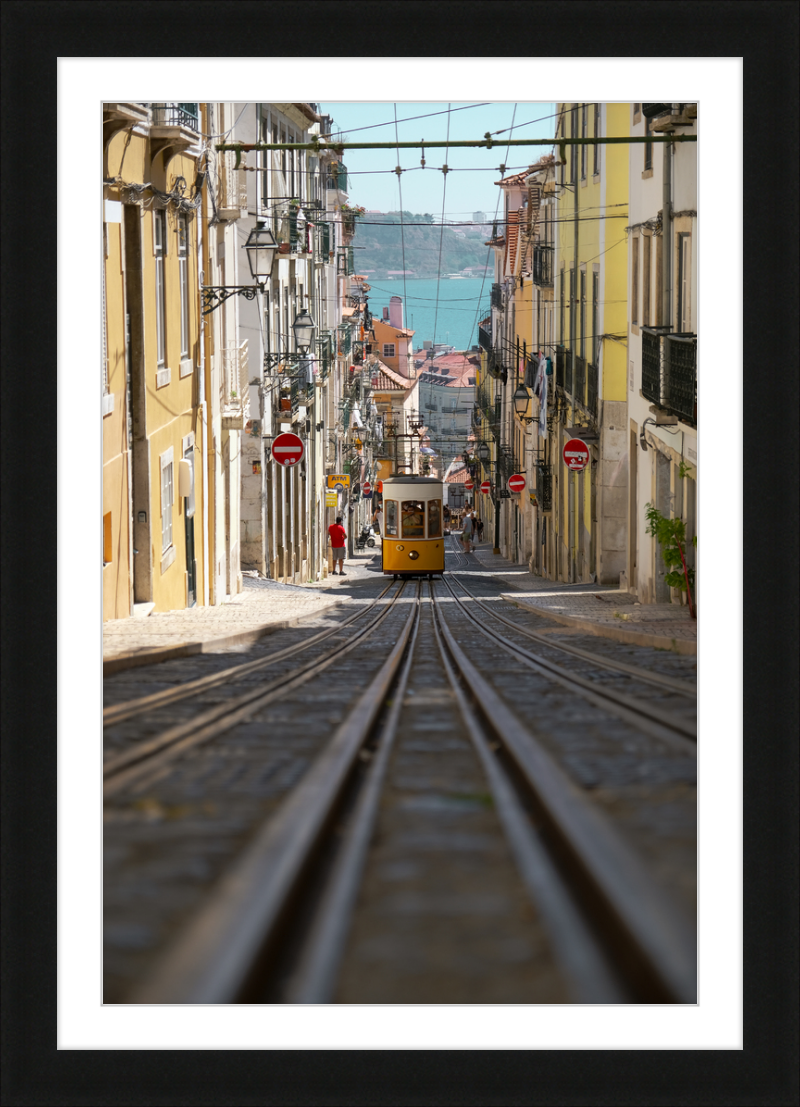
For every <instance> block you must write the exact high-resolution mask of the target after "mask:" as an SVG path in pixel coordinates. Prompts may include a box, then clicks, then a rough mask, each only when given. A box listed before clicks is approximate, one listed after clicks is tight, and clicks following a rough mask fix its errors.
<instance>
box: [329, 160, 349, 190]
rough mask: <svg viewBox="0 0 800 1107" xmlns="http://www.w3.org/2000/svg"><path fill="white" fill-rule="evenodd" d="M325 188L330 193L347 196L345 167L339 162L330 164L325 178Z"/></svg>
mask: <svg viewBox="0 0 800 1107" xmlns="http://www.w3.org/2000/svg"><path fill="white" fill-rule="evenodd" d="M325 187H326V189H327V190H328V191H329V192H330V191H337V190H338V191H339V192H343V193H344V194H345V195H347V167H346V166H345V165H343V164H342V162H340V161H334V162H331V164H330V165H329V166H328V173H327V175H326V178H325Z"/></svg>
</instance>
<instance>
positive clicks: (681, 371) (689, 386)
mask: <svg viewBox="0 0 800 1107" xmlns="http://www.w3.org/2000/svg"><path fill="white" fill-rule="evenodd" d="M642 395H643V396H644V398H645V399H646V400H650V401H652V403H654V404H657V405H658V407H661V408H664V410H665V411H667V412H669V413H670V414H672V415H677V416H678V417H679V418H680V419H681V420H683V422H685V423H691V424H692V425H696V423H697V336H696V335H694V334H672V333H670V331H669V328H668V327H642Z"/></svg>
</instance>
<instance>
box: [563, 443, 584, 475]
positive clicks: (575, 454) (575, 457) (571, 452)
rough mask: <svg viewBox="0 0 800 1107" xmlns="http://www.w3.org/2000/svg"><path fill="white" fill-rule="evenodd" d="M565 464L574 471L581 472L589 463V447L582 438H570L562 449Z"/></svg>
mask: <svg viewBox="0 0 800 1107" xmlns="http://www.w3.org/2000/svg"><path fill="white" fill-rule="evenodd" d="M562 455H563V457H564V464H565V465H566V467H567V468H568V469H569V470H570V472H572V473H581V472H583V470H584V469H585V468H586V466H587V465H588V464H589V447H588V446H587V445H586V443H585V442H584V441H583V440H582V439H580V438H570V440H569V442H567V443H566V445H565V446H564V449H563V450H562Z"/></svg>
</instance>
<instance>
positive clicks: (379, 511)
mask: <svg viewBox="0 0 800 1107" xmlns="http://www.w3.org/2000/svg"><path fill="white" fill-rule="evenodd" d="M372 522H373V523H374V525H375V529H376V530H377V532H378V534H380V535H381V536H382V535H383V505H382V504H378V506H377V508H376V509H375V514H374V515H373V516H372Z"/></svg>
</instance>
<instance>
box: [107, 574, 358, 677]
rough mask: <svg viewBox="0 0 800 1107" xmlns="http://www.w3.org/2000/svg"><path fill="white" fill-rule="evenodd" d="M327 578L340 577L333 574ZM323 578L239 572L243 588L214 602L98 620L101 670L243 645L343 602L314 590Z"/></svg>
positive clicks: (346, 599)
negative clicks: (284, 579) (292, 580)
mask: <svg viewBox="0 0 800 1107" xmlns="http://www.w3.org/2000/svg"><path fill="white" fill-rule="evenodd" d="M333 579H334V581H337V582H338V581H339V580H340V578H339V577H338V576H337V577H334V578H333ZM344 580H347V577H345V578H344ZM327 583H328V582H327V581H323V582H319V583H318V584H317V585H312V586H308V585H305V586H299V585H291V584H278V583H277V582H276V581H272V580H262V579H259V578H257V577H255V576H250V575H245V577H244V590H243V591H242V592H240V593H239V595H238V596H231V597H230V599H229V600H228V601H227V602H225V603H223V604H219V605H218V606H216V607H201V606H198V607H190V608H185V609H182V610H179V611H163V612H153V613H152V614H150V615H148V616H147V617H146V618H130V619H111V620H109V621H108V622H106V623H104V624H103V673H104V674H108V673H114V672H119V671H120V670H122V669H130V668H133V667H135V666H138V665H150V664H153V663H154V662H157V661H166V660H167V659H169V658H173V657H188V656H189V655H190V654H196V653H212V652H214V651H215V650H220V649H225V648H230V647H233V646H239V645H247V644H248V643H250V642H255V641H256V640H257V639H258V638H261V637H262V636H263V635H265V634H270V633H271V632H272V631H275V630H281V629H283V628H284V627H288V626H292V625H293V624H295V623H296V622H298V621H301V620H304V619H311V618H314V617H315V616H317V615H320V614H321V613H322V612H324V611H328V610H330V609H331V608H333V607H336V606H338V605H339V604H341V603H347V602H349V596H347V595H346V594H340V595H338V596H337V595H326V594H324V593H321V592H319V591H317V589H319V588H320V586H321V587H322V588H323V589H324V588H325V585H326V584H327ZM326 591H327V589H326Z"/></svg>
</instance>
